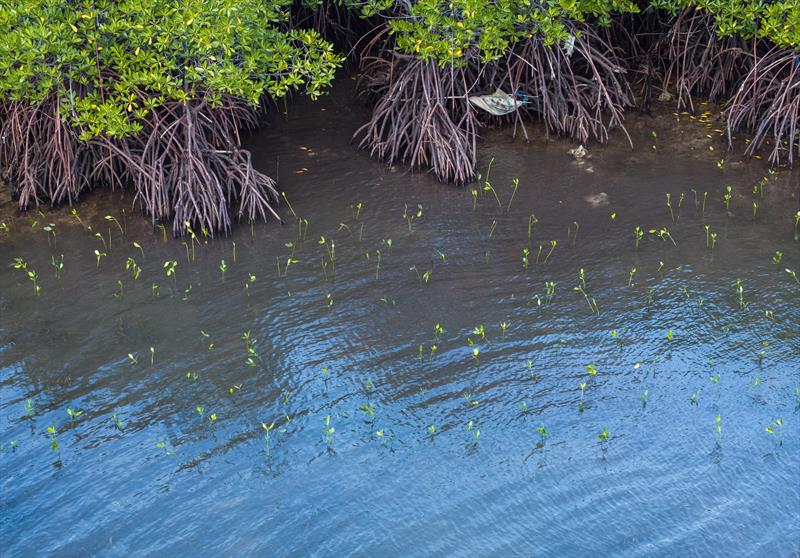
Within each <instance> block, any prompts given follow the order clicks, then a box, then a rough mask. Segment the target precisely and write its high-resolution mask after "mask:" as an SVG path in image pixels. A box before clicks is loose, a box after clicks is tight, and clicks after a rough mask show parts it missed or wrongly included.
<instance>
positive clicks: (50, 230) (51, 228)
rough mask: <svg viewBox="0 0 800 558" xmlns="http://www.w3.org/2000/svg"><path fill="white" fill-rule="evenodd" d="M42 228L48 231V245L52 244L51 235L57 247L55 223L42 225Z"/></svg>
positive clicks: (54, 245)
mask: <svg viewBox="0 0 800 558" xmlns="http://www.w3.org/2000/svg"><path fill="white" fill-rule="evenodd" d="M42 230H43V231H44V232H46V233H47V245H48V246H50V237H51V236H52V237H53V248H55V247H56V225H55V223H50V224H49V225H45V226H44V227H42Z"/></svg>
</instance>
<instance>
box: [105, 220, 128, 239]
mask: <svg viewBox="0 0 800 558" xmlns="http://www.w3.org/2000/svg"><path fill="white" fill-rule="evenodd" d="M105 220H106V221H108V222H109V223H114V224H115V225H117V228H118V229H119V234H120V236H125V231H124V230H123V229H122V225H120V224H119V221H117V219H116V218H115V217H113V216H112V215H106V216H105Z"/></svg>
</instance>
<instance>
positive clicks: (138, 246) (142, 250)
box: [133, 242, 144, 259]
mask: <svg viewBox="0 0 800 558" xmlns="http://www.w3.org/2000/svg"><path fill="white" fill-rule="evenodd" d="M133 247H134V248H138V250H139V252H141V253H142V259H144V248H142V245H141V244H139V243H138V242H134V243H133Z"/></svg>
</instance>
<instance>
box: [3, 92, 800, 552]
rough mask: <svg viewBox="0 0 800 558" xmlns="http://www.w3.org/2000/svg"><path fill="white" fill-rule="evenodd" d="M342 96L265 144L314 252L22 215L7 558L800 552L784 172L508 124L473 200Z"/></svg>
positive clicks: (6, 361) (290, 237) (792, 295)
mask: <svg viewBox="0 0 800 558" xmlns="http://www.w3.org/2000/svg"><path fill="white" fill-rule="evenodd" d="M347 94H348V92H347V91H343V90H342V89H341V88H339V89H338V90H337V91H335V93H334V95H333V96H332V97H331V98H328V99H324V100H323V101H321V102H319V103H316V104H311V103H306V102H305V101H298V102H297V103H296V104H295V105H294V107H293V108H292V112H291V113H290V115H289V117H288V121H285V120H283V119H282V118H278V117H276V118H274V119H273V122H272V124H271V126H270V127H269V128H267V129H265V130H264V131H262V132H260V133H258V134H256V135H255V136H254V137H253V138H251V144H252V148H253V151H254V155H255V157H256V159H257V161H258V164H259V167H260V168H262V169H263V170H264V171H265V172H268V173H272V174H273V175H277V176H278V178H279V180H280V184H281V187H282V189H283V190H285V191H286V193H287V196H288V197H289V199H290V201H291V203H292V208H293V210H294V212H295V213H296V215H297V217H298V218H302V219H306V220H307V221H308V225H307V233H305V232H304V231H305V225H302V226H300V228H298V224H297V221H296V220H295V217H293V216H292V214H291V213H290V212H289V210H288V208H286V207H284V208H283V213H284V215H285V216H286V220H287V225H286V226H284V227H280V226H278V225H276V224H267V225H264V224H256V225H255V226H253V227H249V226H248V225H247V224H244V225H242V226H240V227H238V228H236V229H235V230H234V232H233V234H232V235H231V236H230V237H229V238H221V239H215V240H208V241H207V242H206V240H205V239H204V238H203V237H202V235H201V234H199V233H198V237H199V238H198V242H197V243H195V244H194V250H192V246H191V244H192V243H191V242H189V241H187V243H186V244H182V243H181V241H176V240H171V239H170V240H167V241H166V242H165V241H164V240H163V238H162V233H161V231H160V230H158V229H152V228H151V227H150V225H149V223H148V222H147V221H146V219H143V218H141V217H139V216H138V215H136V214H135V213H133V212H131V211H127V212H126V215H125V217H124V218H123V216H122V213H121V210H120V208H121V207H126V206H121V205H120V204H119V200H118V194H114V195H109V194H96V195H93V196H90V197H89V199H88V200H87V201H86V202H85V203H84V204H81V205H79V206H77V210H78V214H79V216H80V217H81V219H82V220H83V221H84V222H85V224H86V225H90V226H92V227H93V230H92V232H86V231H85V230H84V228H83V227H82V226H81V225H80V224H78V223H77V221H76V220H75V219H74V218H71V217H70V216H69V212H68V210H66V209H65V210H60V211H55V212H48V213H44V214H43V215H39V214H37V213H36V212H29V213H28V214H26V215H22V216H12V217H11V218H9V217H8V215H9V211H8V208H7V207H6V208H5V209H4V215H6V217H4V219H5V220H6V221H7V222H9V223H10V224H11V231H10V232H9V233H8V234H4V235H2V236H0V263H2V266H0V270H2V271H0V444H2V448H3V453H2V454H0V463H1V464H2V465H1V466H2V484H1V485H0V486H2V489H1V493H2V513H1V514H0V518H2V519H1V521H2V523H1V524H0V541H2V546H3V550H4V552H3V555H4V556H25V555H58V556H95V555H97V556H196V555H198V553H202V554H204V555H209V556H220V555H222V556H248V555H250V556H350V555H352V556H404V557H408V556H603V555H618V556H704V557H705V556H797V555H798V554H799V553H800V437H799V436H798V434H799V433H800V432H799V429H798V426H799V425H800V421H799V420H798V419H799V417H798V404H800V399H799V398H800V393H799V392H798V388H799V387H800V284H798V283H797V282H795V281H794V280H793V279H792V277H791V276H790V275H789V273H787V272H786V271H784V270H785V269H787V268H788V269H792V270H796V271H797V273H798V274H800V242H798V241H797V240H796V239H795V236H794V230H793V223H794V217H793V213H794V212H795V211H797V209H798V198H797V195H798V174H797V172H796V171H795V172H789V171H785V170H779V172H778V173H777V174H776V175H775V176H774V177H769V178H768V181H767V183H766V186H764V188H763V196H761V195H759V194H755V195H754V194H753V187H754V186H755V185H756V184H757V183H758V182H759V180H760V179H761V178H762V177H764V176H765V175H767V170H766V167H765V166H764V165H763V164H761V163H760V162H759V161H751V162H747V163H742V162H739V161H738V160H737V158H736V157H734V156H731V155H728V154H726V153H725V152H724V151H721V150H720V146H721V145H722V144H721V143H720V140H718V139H717V137H716V133H713V132H711V129H712V128H711V127H709V126H706V124H705V122H704V121H702V120H703V119H701V121H697V120H689V119H688V117H687V116H686V115H677V116H675V115H672V114H671V113H669V112H666V114H665V116H663V117H662V118H660V119H658V120H652V121H651V120H649V119H646V118H643V117H637V116H636V115H632V117H631V130H632V135H633V137H634V140H635V141H636V145H637V148H636V149H634V150H631V149H629V148H628V147H627V145H626V144H625V143H624V140H623V139H622V138H621V137H617V138H616V139H615V140H614V141H612V144H611V145H610V146H608V147H601V146H596V145H590V146H589V152H590V154H591V158H589V159H588V160H585V161H583V162H581V163H577V162H575V161H574V160H573V159H572V158H571V157H569V156H568V155H567V154H566V151H567V150H568V149H570V148H571V147H574V144H571V143H569V142H567V141H562V140H558V139H554V138H551V139H549V140H547V139H537V140H535V141H534V142H533V143H532V144H524V143H522V142H515V141H513V140H512V139H511V137H510V134H511V132H510V130H502V131H495V130H486V131H485V136H486V141H485V142H484V144H483V147H482V150H481V168H482V170H483V173H484V175H485V174H486V170H485V169H486V168H487V167H488V166H489V163H490V161H491V160H492V159H493V163H492V165H491V172H490V175H489V181H490V182H491V184H492V185H493V187H494V189H495V190H496V192H497V196H498V198H499V200H500V203H498V201H497V200H496V199H495V197H494V195H493V194H492V192H491V191H484V190H483V189H481V190H479V194H478V197H477V200H476V201H475V203H474V209H473V196H472V195H471V192H470V188H469V187H468V188H466V189H463V188H462V189H459V188H454V187H452V186H447V185H442V184H439V183H437V182H436V181H434V180H433V179H431V178H430V177H428V176H426V175H424V174H422V175H420V174H410V173H407V172H405V171H404V170H403V169H401V168H395V169H387V168H386V167H384V166H383V165H382V164H380V163H379V162H376V161H373V160H371V159H369V158H368V157H366V156H365V155H363V154H361V153H357V152H355V151H353V149H352V147H351V146H350V143H349V138H350V135H351V133H352V131H353V129H354V128H355V127H356V126H357V124H358V123H359V122H360V121H363V118H364V112H363V110H362V109H361V108H360V107H359V106H358V105H357V104H355V103H353V102H351V101H349V100H348V98H347ZM678 119H679V120H680V122H676V120H678ZM711 126H712V127H713V124H712V125H711ZM653 129H655V130H657V131H658V133H657V138H658V141H657V144H656V146H655V149H654V148H653V147H652V143H653V140H652V136H651V133H650V132H651V130H653ZM528 131H529V133H530V134H531V135H532V136H536V137H540V138H541V130H540V129H538V128H536V127H535V126H534V127H532V128H530V129H529V130H528ZM707 134H709V135H712V136H713V137H712V138H710V139H709V138H707V137H706V135H707ZM709 147H715V151H711V150H710V149H709ZM720 158H727V159H728V160H727V161H726V163H725V164H724V165H723V168H719V167H718V165H717V164H716V162H715V161H717V160H718V159H720ZM515 177H518V178H519V189H518V191H517V193H516V195H515V197H514V199H513V202H512V203H511V204H510V208H509V209H508V210H507V207H508V204H509V200H510V198H511V194H512V191H513V182H512V180H513V179H514V178H515ZM727 185H731V186H732V190H733V196H732V198H731V201H730V204H729V207H728V208H727V209H726V207H725V200H724V198H723V195H724V192H725V187H726V186H727ZM692 189H694V190H695V191H696V192H697V196H698V197H697V203H695V194H694V193H693V192H692ZM704 192H708V197H707V200H706V203H705V210H704V212H703V210H702V201H703V197H704V194H703V193H704ZM601 193H604V194H605V195H606V196H607V202H608V203H607V204H605V198H604V197H603V196H601ZM666 193H670V194H671V203H672V206H673V213H674V221H673V217H672V216H671V215H670V212H669V208H668V206H667V201H666V196H665V195H666ZM682 193H683V200H682V201H680V197H681V194H682ZM587 196H590V198H589V199H590V201H587ZM754 200H755V201H756V203H757V204H758V208H757V210H756V215H755V219H754V218H753V214H752V202H753V201H754ZM128 201H129V200H128ZM359 203H360V204H361V209H360V210H359V209H358V204H359ZM418 204H419V206H421V207H422V215H421V216H419V217H414V219H413V221H412V222H411V225H410V227H409V224H408V222H407V220H405V219H404V218H403V213H404V208H407V209H406V211H405V212H406V214H407V215H409V219H410V218H411V216H415V215H416V213H417V212H418V211H419V209H418ZM679 204H680V209H679V208H678V205H679ZM501 206H502V207H501ZM531 214H535V216H536V221H537V222H536V223H535V224H533V225H531V238H529V237H528V230H529V224H530V223H531V217H530V216H531ZM105 215H113V216H115V217H116V218H117V219H118V220H119V222H120V223H121V224H122V225H124V228H125V230H126V235H125V237H124V238H123V236H122V235H121V234H120V231H119V230H118V229H117V226H116V225H115V224H114V223H113V222H110V221H106V220H104V216H105ZM33 220H35V221H36V225H35V226H32V223H31V222H32V221H33ZM51 222H53V223H55V230H56V234H55V236H53V235H52V234H49V233H47V232H46V231H44V230H43V226H45V225H46V224H47V223H51ZM575 223H577V225H576V224H575ZM705 225H708V226H709V231H708V234H709V235H710V234H711V233H713V234H715V235H717V236H716V241H715V246H714V248H713V249H711V248H710V247H709V246H708V244H710V242H708V241H707V238H708V237H707V232H706V230H705V228H704V226H705ZM637 226H639V227H641V229H643V231H644V235H643V238H642V239H641V241H640V244H639V247H638V249H637V248H636V246H635V234H634V229H635V227H637ZM662 228H666V229H667V231H668V232H669V234H670V235H671V237H672V238H673V239H674V240H675V243H676V244H677V246H674V245H673V243H672V242H671V241H670V240H669V239H668V237H666V236H664V239H662V238H660V237H659V236H658V235H657V234H649V233H648V232H647V231H649V230H656V231H659V230H661V229H662ZM109 231H110V234H111V241H110V245H109V246H104V245H103V242H101V240H100V239H98V238H96V237H94V236H93V234H94V233H95V232H100V233H101V234H102V235H103V237H104V241H105V243H106V244H109V240H108V234H109ZM299 231H300V232H299ZM576 231H577V235H576ZM0 234H1V233H0ZM303 237H305V239H303ZM321 237H324V240H323V239H322V238H321ZM390 240H391V242H389V241H390ZM134 241H135V242H137V243H138V244H139V245H140V246H141V247H142V248H141V250H140V249H138V248H136V247H134V246H133V244H132V243H133V242H134ZM551 241H556V246H555V248H554V249H553V251H552V254H550V256H549V257H548V258H547V261H546V263H544V260H545V257H546V255H547V254H548V252H550V248H551V246H552V244H551ZM234 243H235V262H234ZM332 243H333V245H334V246H335V271H334V262H331V261H330V257H329V255H330V252H329V250H330V249H331V244H332ZM287 244H288V246H287ZM540 245H542V251H541V253H540V252H539V246H540ZM524 248H528V250H529V255H528V267H527V269H525V266H524V264H523V255H524V253H523V249H524ZM95 250H98V252H102V253H105V254H106V255H105V256H101V257H100V262H99V265H98V263H97V256H96V254H95ZM379 251H380V267H378V252H379ZM776 251H780V252H781V253H782V258H781V262H780V263H779V264H778V265H776V264H775V263H773V261H772V258H773V255H774V254H775V252H776ZM142 252H143V253H142ZM193 253H194V255H192V254H193ZM61 254H64V269H63V272H62V274H61V278H60V279H56V277H55V275H54V268H53V266H52V264H51V257H55V258H59V257H60V255H61ZM537 255H538V260H539V261H538V263H537V261H536V260H537ZM17 257H21V258H23V259H24V260H25V261H26V262H27V265H28V268H29V269H34V270H36V272H37V273H38V282H39V285H40V287H41V293H40V295H39V296H35V295H34V289H33V285H32V283H31V282H30V281H29V280H28V278H27V276H26V275H25V274H24V272H23V271H21V270H17V269H13V268H10V267H8V266H7V264H8V263H11V262H12V260H13V259H14V258H17ZM128 258H133V259H134V260H135V262H136V265H138V266H140V267H141V274H140V275H139V278H138V279H134V278H133V277H132V274H131V269H126V261H127V259H128ZM223 259H224V261H225V265H226V271H225V272H224V274H223V273H222V271H221V270H220V265H221V260H223ZM289 259H291V260H293V262H292V263H290V265H289V269H288V272H287V271H286V263H287V260H289ZM294 260H297V261H296V262H294ZM169 261H175V262H177V266H176V267H175V274H174V276H170V277H167V276H166V273H165V267H164V264H165V262H169ZM323 262H325V263H324V264H323ZM278 268H280V271H278ZM632 268H635V269H636V272H635V273H634V274H633V278H632V280H631V270H632ZM581 269H582V270H583V277H584V279H583V282H581V279H580V275H579V274H580V270H581ZM415 270H416V271H415ZM428 272H430V273H429V274H428V275H427V280H426V279H425V277H426V273H428ZM737 280H740V281H741V283H740V285H741V286H742V298H741V299H740V297H739V293H738V292H737ZM118 282H121V285H120V283H118ZM548 282H552V283H555V287H554V293H553V296H552V297H548V287H547V286H546V283H548ZM245 285H247V288H245ZM577 286H580V287H581V288H583V289H584V290H585V292H586V293H587V297H586V298H584V296H583V295H582V294H581V292H580V291H576V290H575V288H576V287H577ZM587 299H588V300H587ZM592 301H594V302H592ZM595 303H596V308H597V310H598V311H599V313H598V312H595V311H594V310H593V307H594V304H595ZM436 324H440V326H441V327H442V329H443V332H441V333H439V334H438V335H437V333H436V329H435V326H436ZM501 324H505V325H504V326H501ZM480 326H483V334H481V333H480V332H479V333H475V332H474V330H475V329H476V328H478V330H479V331H480V329H479V328H480ZM437 337H438V338H437ZM433 345H435V346H436V349H435V350H434V351H432V346H433ZM151 347H152V352H151ZM248 347H249V350H248ZM474 349H477V350H478V354H477V357H476V355H475V354H474ZM587 367H592V370H596V371H597V373H596V375H592V374H590V373H589V371H588V370H587ZM582 384H584V386H583V389H582V388H581V385H582ZM28 400H30V402H31V403H30V405H29V406H28V407H27V408H26V402H27V401H28ZM369 406H371V410H372V413H373V414H374V418H372V417H371V416H370V412H369V409H370V407H369ZM67 409H72V410H73V411H76V412H77V411H81V412H82V413H81V414H80V415H79V416H77V418H75V419H74V420H72V419H71V418H70V416H69V415H68V413H67ZM212 415H213V419H212ZM113 416H116V418H117V419H119V420H120V421H121V422H122V426H115V424H116V423H115V421H114V419H113V418H112V417H113ZM718 417H719V420H717V418H718ZM777 419H780V421H781V424H782V436H781V434H780V431H779V428H778V426H777V425H776V423H775V421H776V420H777ZM262 423H263V424H264V426H267V427H269V426H270V425H271V424H272V423H274V427H273V429H272V430H271V432H270V442H269V446H268V445H267V443H266V441H265V430H264V426H262ZM717 426H719V427H720V428H719V429H717V428H716V427H717ZM48 427H53V428H54V429H55V430H56V432H57V434H56V440H57V443H58V450H54V449H51V444H52V435H51V434H48V432H47V429H48ZM767 427H771V428H772V429H773V433H769V432H767V431H766V428H767ZM537 428H543V429H544V431H546V435H543V434H542V432H540V431H537ZM606 428H607V430H608V433H609V439H608V440H607V441H603V440H601V439H599V438H598V435H600V434H601V433H602V432H603V431H604V430H605V429H606ZM326 430H327V433H326ZM478 432H480V434H479V435H478ZM781 440H782V445H781ZM200 549H202V552H201V550H200Z"/></svg>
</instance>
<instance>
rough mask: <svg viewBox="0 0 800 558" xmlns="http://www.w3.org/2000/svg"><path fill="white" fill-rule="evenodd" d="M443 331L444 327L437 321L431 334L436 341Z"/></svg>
mask: <svg viewBox="0 0 800 558" xmlns="http://www.w3.org/2000/svg"><path fill="white" fill-rule="evenodd" d="M443 333H444V328H443V327H442V326H441V324H439V323H437V324H436V325H435V326H433V336H434V337H435V338H436V340H437V341H438V340H439V338H440V337H441V336H442V334H443Z"/></svg>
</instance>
